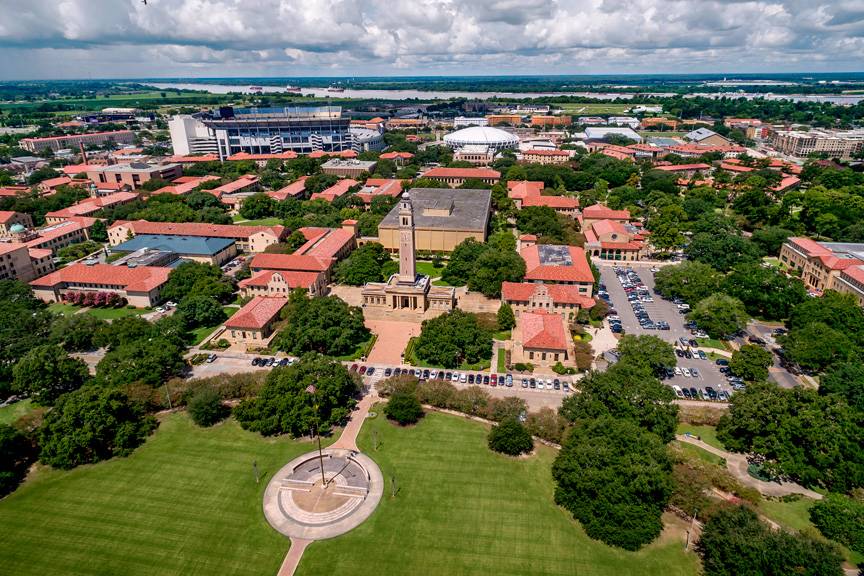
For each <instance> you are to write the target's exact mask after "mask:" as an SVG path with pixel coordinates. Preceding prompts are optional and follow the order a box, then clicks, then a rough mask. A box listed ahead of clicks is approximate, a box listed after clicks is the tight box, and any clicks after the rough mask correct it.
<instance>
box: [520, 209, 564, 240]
mask: <svg viewBox="0 0 864 576" xmlns="http://www.w3.org/2000/svg"><path fill="white" fill-rule="evenodd" d="M516 226H518V227H519V230H520V231H521V232H522V233H523V234H536V235H537V236H540V237H542V238H543V240H545V241H552V242H562V241H564V225H563V224H562V223H561V220H560V219H559V218H558V213H557V212H555V210H553V209H552V208H549V207H548V206H526V207H524V208H522V209H521V210H520V211H519V212H518V213H517V214H516Z"/></svg>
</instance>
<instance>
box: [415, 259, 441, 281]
mask: <svg viewBox="0 0 864 576" xmlns="http://www.w3.org/2000/svg"><path fill="white" fill-rule="evenodd" d="M443 271H444V266H441V267H436V266H433V265H432V262H417V273H418V274H423V275H425V276H429V277H430V278H438V277H439V276H441V273H442V272H443Z"/></svg>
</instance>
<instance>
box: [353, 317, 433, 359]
mask: <svg viewBox="0 0 864 576" xmlns="http://www.w3.org/2000/svg"><path fill="white" fill-rule="evenodd" d="M366 327H367V328H369V329H370V330H371V331H372V332H374V333H375V334H376V335H377V336H378V338H377V339H376V340H375V345H374V346H373V347H372V351H371V352H369V357H368V358H367V359H366V361H367V362H368V363H370V364H385V365H388V364H389V365H398V364H401V363H402V353H403V352H404V351H405V347H406V346H407V345H408V340H410V339H411V338H412V337H414V336H419V335H420V322H419V321H417V322H391V321H387V320H366Z"/></svg>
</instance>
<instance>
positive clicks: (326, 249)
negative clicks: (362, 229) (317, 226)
mask: <svg viewBox="0 0 864 576" xmlns="http://www.w3.org/2000/svg"><path fill="white" fill-rule="evenodd" d="M301 230H302V228H301ZM324 231H325V232H324V234H319V235H317V236H314V237H312V238H309V239H308V240H307V241H306V243H305V244H303V245H302V246H301V247H300V248H298V249H297V250H295V251H294V254H296V255H302V256H314V257H315V258H320V259H327V260H329V259H333V258H336V255H337V254H339V253H340V252H342V251H343V250H344V249H345V247H346V246H348V245H349V244H352V243H353V242H354V232H353V231H352V230H346V229H345V228H334V229H329V228H325V229H324ZM304 234H305V233H304Z"/></svg>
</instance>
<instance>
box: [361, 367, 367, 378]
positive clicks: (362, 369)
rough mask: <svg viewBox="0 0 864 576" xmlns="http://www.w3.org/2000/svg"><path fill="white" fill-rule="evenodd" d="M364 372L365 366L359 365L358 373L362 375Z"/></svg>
mask: <svg viewBox="0 0 864 576" xmlns="http://www.w3.org/2000/svg"><path fill="white" fill-rule="evenodd" d="M364 374H366V366H360V375H361V376H363V375H364Z"/></svg>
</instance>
